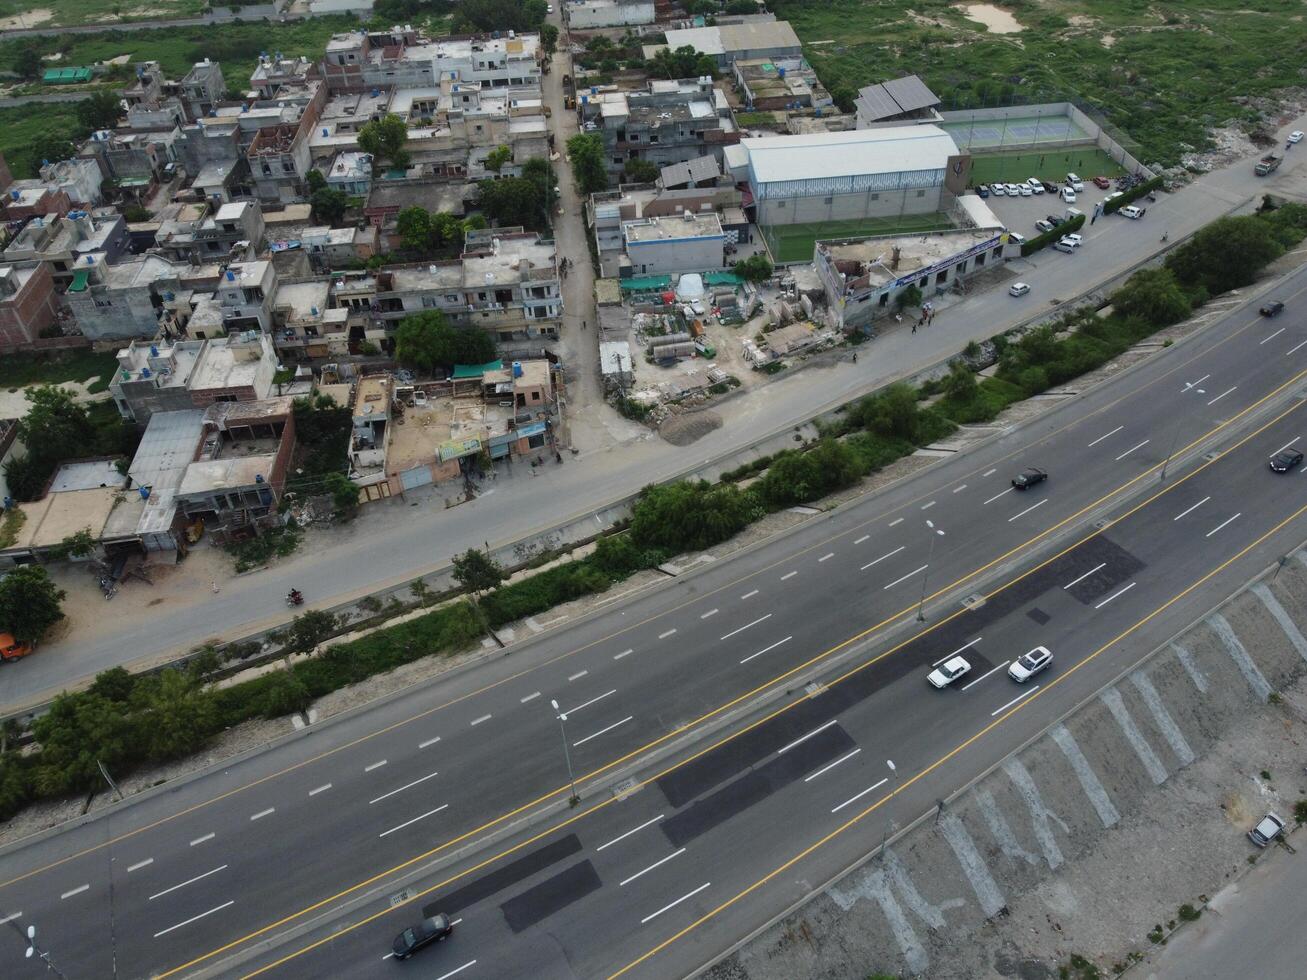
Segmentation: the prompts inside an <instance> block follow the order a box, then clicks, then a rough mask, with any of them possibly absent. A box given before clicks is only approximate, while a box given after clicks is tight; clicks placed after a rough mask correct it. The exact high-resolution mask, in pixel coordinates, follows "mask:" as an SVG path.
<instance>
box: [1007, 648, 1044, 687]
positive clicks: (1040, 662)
mask: <svg viewBox="0 0 1307 980" xmlns="http://www.w3.org/2000/svg"><path fill="white" fill-rule="evenodd" d="M1052 662H1053V655H1052V654H1051V653H1049V652H1048V647H1035V649H1033V650H1031V651H1030V652H1029V653H1027V654H1026V655H1025V656H1022V657H1017V659H1016V660H1014V661H1012V666H1011V667H1009V668H1008V669H1007V675H1008V677H1011V678H1012V679H1013V680H1014V681H1016V682H1017V683H1018V684H1024V683H1025V682H1026V681H1028V680H1030V678H1032V677H1034V676H1035V675H1036V674H1038V673H1039V672H1040V671H1041V670H1043V669H1044V668H1045V667H1047V666H1048V665H1049V664H1051V663H1052Z"/></svg>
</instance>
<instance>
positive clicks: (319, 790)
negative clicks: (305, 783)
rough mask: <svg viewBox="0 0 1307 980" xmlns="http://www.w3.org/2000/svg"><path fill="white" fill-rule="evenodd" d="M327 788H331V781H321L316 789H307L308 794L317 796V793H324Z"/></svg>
mask: <svg viewBox="0 0 1307 980" xmlns="http://www.w3.org/2000/svg"><path fill="white" fill-rule="evenodd" d="M329 789H331V783H323V784H322V785H321V786H319V787H318V788H317V789H311V790H309V796H317V795H318V794H319V793H325V792H326V791H327V790H329Z"/></svg>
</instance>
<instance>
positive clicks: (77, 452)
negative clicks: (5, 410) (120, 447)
mask: <svg viewBox="0 0 1307 980" xmlns="http://www.w3.org/2000/svg"><path fill="white" fill-rule="evenodd" d="M27 400H28V401H29V402H31V403H32V407H31V408H29V409H28V410H27V414H26V415H25V416H24V417H23V418H22V420H21V421H19V423H18V438H19V439H21V440H22V442H23V445H24V446H26V447H27V455H26V456H23V457H19V458H16V459H11V460H10V461H9V462H8V463H6V464H5V479H6V481H7V482H8V484H9V492H10V494H12V495H13V496H14V497H15V498H17V499H18V500H36V499H38V498H39V497H40V496H41V494H42V493H44V492H45V485H46V483H47V481H49V479H50V475H51V474H52V473H53V472H54V469H55V467H56V466H57V465H58V464H59V463H60V461H62V460H65V459H71V458H73V457H76V456H90V455H94V454H95V452H96V449H97V448H98V446H99V433H98V432H97V431H96V428H95V425H94V424H93V423H92V422H91V418H90V416H89V415H88V414H87V412H86V409H85V408H83V407H82V406H81V405H78V404H77V403H75V402H74V401H73V398H72V395H71V394H69V393H68V392H67V391H65V390H64V389H62V388H55V387H52V386H50V385H42V386H41V387H39V388H31V389H29V390H28V391H27Z"/></svg>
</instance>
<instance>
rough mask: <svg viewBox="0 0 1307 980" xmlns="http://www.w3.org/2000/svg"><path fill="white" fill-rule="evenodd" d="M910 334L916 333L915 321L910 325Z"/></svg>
mask: <svg viewBox="0 0 1307 980" xmlns="http://www.w3.org/2000/svg"><path fill="white" fill-rule="evenodd" d="M912 332H913V333H916V332H917V324H916V322H915V321H914V322H913V324H912Z"/></svg>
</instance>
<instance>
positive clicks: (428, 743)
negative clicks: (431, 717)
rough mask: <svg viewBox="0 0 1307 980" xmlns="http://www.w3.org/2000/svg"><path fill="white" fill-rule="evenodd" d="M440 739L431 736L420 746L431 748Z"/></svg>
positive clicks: (419, 746)
mask: <svg viewBox="0 0 1307 980" xmlns="http://www.w3.org/2000/svg"><path fill="white" fill-rule="evenodd" d="M439 741H440V736H439V735H437V736H436V737H435V738H429V739H427V740H426V741H425V742H418V748H420V749H429V748H431V746H433V745H435V744H436V743H437V742H439ZM327 785H328V786H330V785H331V784H330V783H328V784H327Z"/></svg>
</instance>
